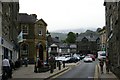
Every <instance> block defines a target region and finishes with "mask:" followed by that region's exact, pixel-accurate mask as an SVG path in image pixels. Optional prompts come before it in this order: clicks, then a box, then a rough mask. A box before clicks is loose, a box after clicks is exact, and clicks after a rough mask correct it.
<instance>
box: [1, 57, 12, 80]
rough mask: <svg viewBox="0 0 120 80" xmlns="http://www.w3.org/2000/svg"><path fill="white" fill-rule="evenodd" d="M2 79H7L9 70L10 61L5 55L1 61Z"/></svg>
mask: <svg viewBox="0 0 120 80" xmlns="http://www.w3.org/2000/svg"><path fill="white" fill-rule="evenodd" d="M2 71H3V74H2V80H7V79H8V78H9V72H10V63H9V60H8V58H7V57H5V58H4V59H3V61H2Z"/></svg>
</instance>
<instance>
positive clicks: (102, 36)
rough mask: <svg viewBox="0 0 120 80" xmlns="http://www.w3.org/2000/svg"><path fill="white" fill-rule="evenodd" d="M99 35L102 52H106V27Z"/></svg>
mask: <svg viewBox="0 0 120 80" xmlns="http://www.w3.org/2000/svg"><path fill="white" fill-rule="evenodd" d="M99 34H100V50H101V51H106V45H107V43H106V42H107V39H106V27H105V26H104V27H103V28H102V29H100V30H99Z"/></svg>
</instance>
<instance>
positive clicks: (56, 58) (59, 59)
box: [55, 56, 70, 62]
mask: <svg viewBox="0 0 120 80" xmlns="http://www.w3.org/2000/svg"><path fill="white" fill-rule="evenodd" d="M69 59H70V57H65V56H58V57H55V60H56V61H62V62H63V61H64V62H67V61H68V60H69Z"/></svg>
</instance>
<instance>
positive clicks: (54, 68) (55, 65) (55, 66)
mask: <svg viewBox="0 0 120 80" xmlns="http://www.w3.org/2000/svg"><path fill="white" fill-rule="evenodd" d="M54 69H56V61H54Z"/></svg>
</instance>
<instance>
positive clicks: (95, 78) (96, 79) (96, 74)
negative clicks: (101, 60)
mask: <svg viewBox="0 0 120 80" xmlns="http://www.w3.org/2000/svg"><path fill="white" fill-rule="evenodd" d="M98 78H99V68H98V64H97V65H96V66H95V73H94V80H98Z"/></svg>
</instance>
